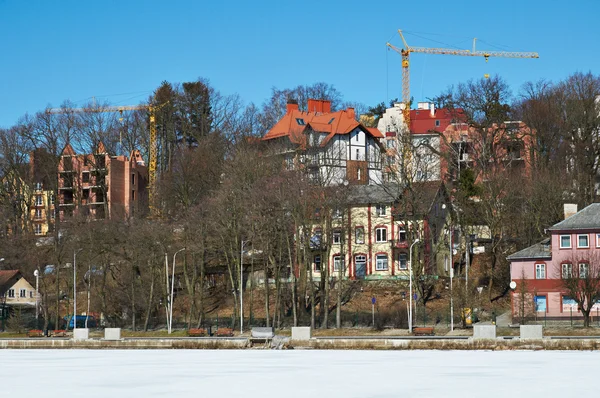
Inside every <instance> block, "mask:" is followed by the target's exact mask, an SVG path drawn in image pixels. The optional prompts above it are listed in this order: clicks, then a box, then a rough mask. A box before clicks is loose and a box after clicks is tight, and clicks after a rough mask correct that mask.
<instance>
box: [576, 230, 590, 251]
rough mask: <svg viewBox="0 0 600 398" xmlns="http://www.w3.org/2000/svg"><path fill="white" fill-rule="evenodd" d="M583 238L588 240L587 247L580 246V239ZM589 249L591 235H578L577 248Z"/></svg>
mask: <svg viewBox="0 0 600 398" xmlns="http://www.w3.org/2000/svg"><path fill="white" fill-rule="evenodd" d="M583 237H585V238H586V240H587V245H585V246H581V245H580V244H579V239H580V238H583ZM589 247H590V235H589V234H578V235H577V248H578V249H587V248H589Z"/></svg>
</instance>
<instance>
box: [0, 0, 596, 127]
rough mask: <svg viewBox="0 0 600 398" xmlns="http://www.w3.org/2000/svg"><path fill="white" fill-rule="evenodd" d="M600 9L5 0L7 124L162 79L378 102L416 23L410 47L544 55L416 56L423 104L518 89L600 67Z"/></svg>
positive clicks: (1, 50)
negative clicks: (318, 91) (301, 90)
mask: <svg viewBox="0 0 600 398" xmlns="http://www.w3.org/2000/svg"><path fill="white" fill-rule="evenodd" d="M571 5H574V6H571ZM599 12H600V2H597V1H593V0H583V1H576V2H572V3H565V2H562V1H561V2H559V1H552V0H546V1H538V0H520V1H513V0H504V1H487V2H483V1H462V2H461V1H458V2H456V1H455V2H451V1H446V0H442V1H437V0H435V1H434V0H430V1H422V2H421V1H418V2H417V1H413V2H404V1H385V2H383V1H370V2H365V1H354V0H346V1H328V0H321V1H311V0H304V1H296V2H292V1H288V0H279V1H242V0H239V1H238V0H229V1H212V2H207V1H191V0H190V1H183V0H179V1H178V0H171V1H152V0H146V1H127V0H122V1H116V0H102V1H100V0H95V1H92V0H89V1H81V0H80V1H69V0H59V1H42V0H38V1H35V0H28V1H25V0H0V54H1V57H0V59H1V61H0V127H8V126H10V125H13V124H14V123H15V122H16V121H17V120H18V118H19V117H21V116H23V115H24V114H25V113H35V112H37V111H39V110H42V109H44V108H45V107H46V106H47V105H48V104H51V105H54V106H58V105H59V104H60V103H61V102H62V101H63V100H66V99H70V100H72V101H75V102H77V103H78V104H81V103H82V102H84V101H85V100H87V99H89V98H91V97H93V96H95V97H97V98H98V99H101V100H107V101H110V102H111V103H113V104H119V105H125V104H136V103H139V102H140V101H143V100H144V99H145V98H147V96H148V95H149V94H150V93H151V92H152V91H153V90H154V89H155V88H156V87H158V85H159V84H160V83H161V81H163V80H168V81H171V82H184V81H190V80H195V79H196V78H198V77H204V78H208V79H209V80H210V81H211V83H212V85H213V86H214V87H215V88H217V89H218V90H220V91H221V92H222V93H224V94H233V93H238V94H239V95H240V96H241V97H242V99H243V100H244V101H245V102H246V103H248V102H255V103H257V104H260V103H262V101H263V100H265V99H266V98H268V96H269V94H270V90H271V87H273V86H275V87H278V88H286V87H293V86H296V85H298V84H312V83H315V82H318V81H324V82H327V83H330V84H333V85H334V86H335V87H336V88H337V89H338V90H340V91H341V92H342V94H343V95H344V99H345V100H348V101H357V102H362V103H365V104H367V105H372V104H376V103H378V102H381V101H385V100H387V99H390V98H394V97H400V95H401V86H400V82H401V80H400V56H399V55H398V54H396V53H394V52H391V51H390V52H388V51H386V47H385V43H386V42H387V41H388V40H391V42H392V44H395V45H397V46H400V45H401V42H400V39H399V37H398V35H397V33H396V30H397V29H399V28H401V29H403V30H405V31H407V32H417V34H416V35H415V34H407V35H406V37H407V40H409V44H411V45H414V46H428V47H437V46H445V44H448V45H452V46H454V47H460V48H467V49H470V48H471V45H472V38H473V37H477V38H478V48H479V49H482V50H483V49H491V50H494V49H498V47H500V48H502V49H506V50H510V51H537V52H539V53H540V57H541V58H540V59H538V60H520V59H501V58H496V59H490V61H489V62H488V63H487V64H486V63H485V62H484V60H483V59H480V58H474V57H473V58H472V57H454V56H439V55H423V54H416V55H413V56H412V63H411V77H412V79H411V88H412V95H413V97H414V99H415V100H416V101H420V100H425V99H426V98H427V97H432V96H435V95H437V94H439V93H440V92H441V91H443V90H444V89H445V88H447V87H448V86H449V85H451V84H457V83H459V82H464V81H467V80H469V79H471V78H475V79H477V78H480V77H483V75H484V74H485V73H489V74H500V75H501V76H502V77H504V78H505V79H506V80H507V81H508V83H509V84H510V85H511V86H512V87H513V88H514V89H515V91H518V89H519V87H520V86H521V85H522V84H523V83H524V82H526V81H530V80H538V79H541V78H544V79H547V80H560V79H562V78H564V77H566V76H568V75H569V74H571V73H573V72H576V71H584V72H587V71H592V72H593V73H595V74H598V73H599V70H598V69H599V66H598V65H600V52H599V51H598V39H599V38H600V24H598V23H597V21H596V19H597V15H598V14H599ZM422 37H426V38H429V39H433V40H435V41H432V40H425V39H423V38H422ZM436 41H437V42H436ZM438 42H442V43H445V44H444V45H442V44H440V43H438Z"/></svg>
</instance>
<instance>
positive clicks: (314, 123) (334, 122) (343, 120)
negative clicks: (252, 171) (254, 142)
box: [262, 108, 383, 146]
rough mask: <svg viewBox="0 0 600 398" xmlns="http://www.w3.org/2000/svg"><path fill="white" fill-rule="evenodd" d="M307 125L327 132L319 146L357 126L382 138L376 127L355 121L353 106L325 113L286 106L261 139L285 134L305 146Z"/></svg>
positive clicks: (317, 130) (319, 131)
mask: <svg viewBox="0 0 600 398" xmlns="http://www.w3.org/2000/svg"><path fill="white" fill-rule="evenodd" d="M309 127H310V128H311V129H312V130H313V131H315V132H317V133H324V134H327V137H326V138H325V139H324V140H323V141H322V143H321V146H325V145H327V143H328V142H329V141H330V140H331V139H332V138H333V137H334V136H335V135H336V134H337V135H341V134H348V133H350V132H351V131H353V130H354V129H355V128H357V127H360V128H361V129H362V130H363V131H365V132H367V133H369V134H370V135H372V136H373V137H375V138H383V134H381V132H380V131H379V130H377V129H376V128H373V127H369V128H367V127H365V126H363V125H362V124H361V123H360V122H358V121H356V119H355V114H354V109H353V108H348V109H343V110H340V111H337V112H327V113H320V112H303V111H300V110H298V109H289V108H288V112H287V113H286V114H285V115H284V116H283V117H282V118H281V120H279V121H278V122H277V123H276V124H275V126H273V128H272V129H271V130H269V132H268V133H267V134H265V136H264V137H263V138H262V139H263V140H264V141H267V140H272V139H275V138H281V137H286V136H287V137H289V139H290V141H291V142H293V143H294V144H298V145H301V146H305V144H306V142H305V141H306V138H305V135H304V132H305V131H306V130H307V129H308V128H309Z"/></svg>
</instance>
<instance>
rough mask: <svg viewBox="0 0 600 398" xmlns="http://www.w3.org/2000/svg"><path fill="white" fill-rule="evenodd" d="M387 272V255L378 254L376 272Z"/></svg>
mask: <svg viewBox="0 0 600 398" xmlns="http://www.w3.org/2000/svg"><path fill="white" fill-rule="evenodd" d="M387 270H388V256H387V254H376V255H375V271H387Z"/></svg>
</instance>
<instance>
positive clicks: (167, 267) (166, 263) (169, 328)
mask: <svg viewBox="0 0 600 398" xmlns="http://www.w3.org/2000/svg"><path fill="white" fill-rule="evenodd" d="M165 279H166V280H167V302H166V305H165V312H166V315H167V330H168V332H169V333H171V327H170V326H169V325H170V323H169V307H170V303H169V302H170V299H169V291H170V290H171V288H170V287H169V255H168V254H167V253H165Z"/></svg>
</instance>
